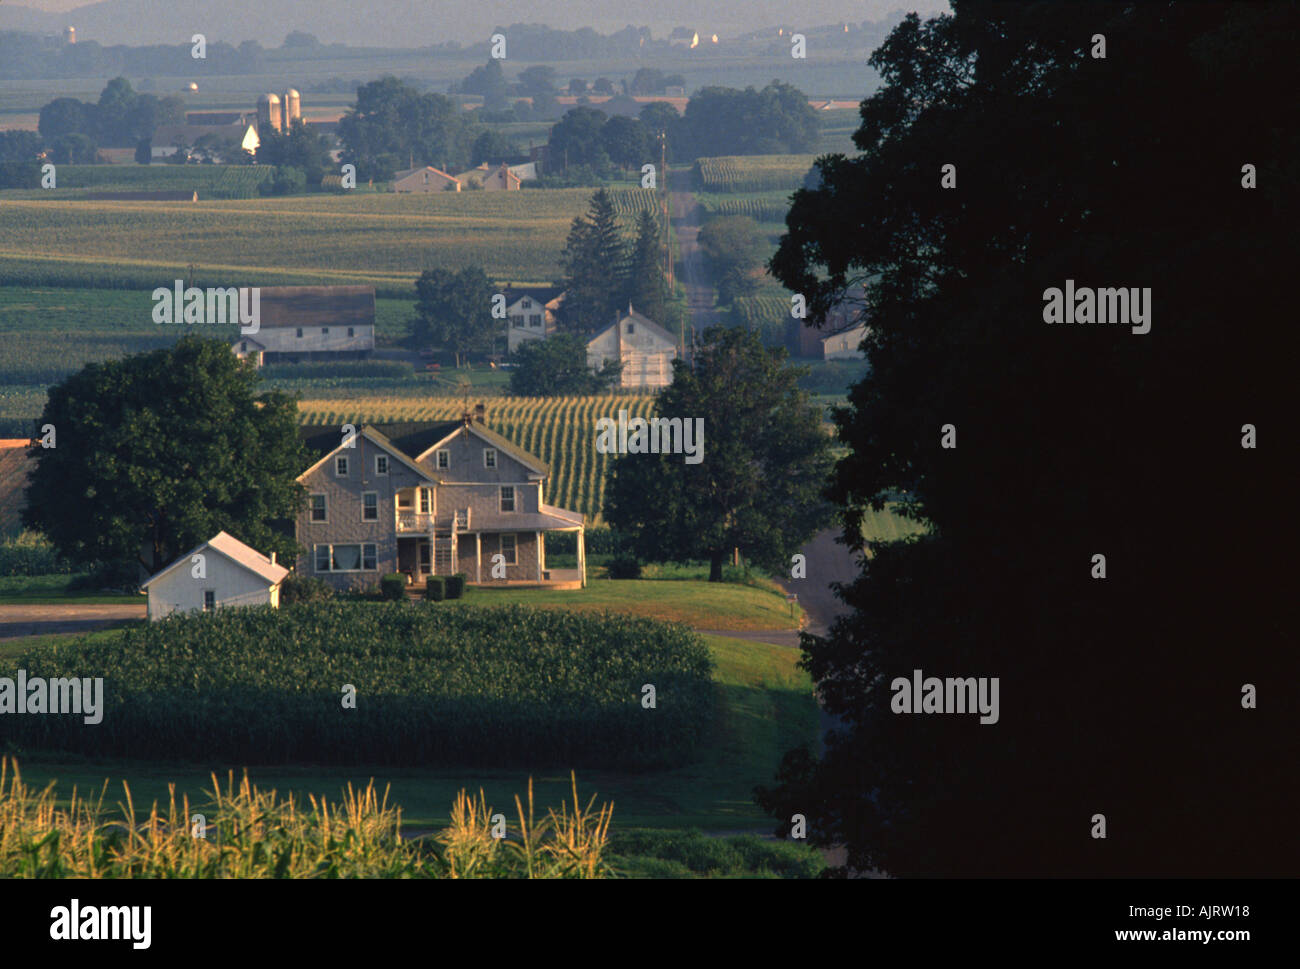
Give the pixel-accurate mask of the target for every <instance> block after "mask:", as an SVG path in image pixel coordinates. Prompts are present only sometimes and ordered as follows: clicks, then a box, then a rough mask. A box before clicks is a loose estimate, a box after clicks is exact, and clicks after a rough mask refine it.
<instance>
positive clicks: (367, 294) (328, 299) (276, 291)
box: [230, 286, 375, 367]
mask: <svg viewBox="0 0 1300 969" xmlns="http://www.w3.org/2000/svg"><path fill="white" fill-rule="evenodd" d="M259 298H260V316H259V320H258V329H257V332H256V333H253V334H249V335H243V334H241V335H240V337H239V339H237V340H234V341H232V342H231V344H230V349H231V351H232V352H233V353H234V354H235V356H237V357H239V358H240V359H241V360H251V361H252V362H253V364H254V366H258V367H260V366H262V365H263V364H266V363H298V362H301V361H312V360H359V359H363V358H365V357H368V356H369V355H370V354H371V352H372V351H373V350H374V349H375V288H374V287H373V286H263V287H261V292H260V297H259Z"/></svg>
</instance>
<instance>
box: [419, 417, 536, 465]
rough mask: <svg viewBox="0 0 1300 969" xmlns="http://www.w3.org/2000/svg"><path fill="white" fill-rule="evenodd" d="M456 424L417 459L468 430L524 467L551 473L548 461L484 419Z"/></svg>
mask: <svg viewBox="0 0 1300 969" xmlns="http://www.w3.org/2000/svg"><path fill="white" fill-rule="evenodd" d="M456 424H457V426H455V427H453V428H452V429H451V431H449V432H448V433H447V434H445V435H444V436H443V437H442V438H440V439H439V440H437V441H434V442H433V443H432V444H430V445H429V446H428V447H426V448H425V449H424V450H423V451H421V452H420V457H419V458H417V459H416V460H421V459H422V458H425V457H427V456H428V454H429V452H430V451H432V450H433V449H434V448H435V447H436V446H437V445H439V444H442V443H443V442H445V441H447V440H449V439H450V438H452V437H453V436H455V434H456V433H457V432H458V431H460V430H468V431H471V432H472V433H474V434H477V435H478V436H479V437H481V438H483V440H485V441H487V442H488V443H489V444H491V445H492V446H493V447H495V448H496V449H497V450H499V451H504V452H505V453H506V454H508V455H510V456H511V457H512V458H514V459H515V460H516V461H518V462H519V463H520V464H522V465H523V466H524V467H526V468H531V469H532V470H533V471H536V472H537V473H538V474H543V475H549V474H550V473H551V469H550V466H549V465H548V464H546V462H544V461H542V460H540V459H539V458H538V457H537V456H536V455H534V454H530V453H529V452H528V451H525V450H524V449H523V448H521V447H520V446H519V445H517V444H515V442H514V441H512V440H510V439H509V438H508V437H502V436H501V435H500V434H498V433H497V432H496V431H494V430H492V429H491V428H490V427H488V426H487V425H486V424H484V423H483V422H482V421H469V422H468V423H466V422H465V421H457V422H456Z"/></svg>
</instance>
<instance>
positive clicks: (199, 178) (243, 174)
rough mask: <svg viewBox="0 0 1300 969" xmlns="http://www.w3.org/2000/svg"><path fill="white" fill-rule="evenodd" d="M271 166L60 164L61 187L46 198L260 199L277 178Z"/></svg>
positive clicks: (47, 192) (46, 192)
mask: <svg viewBox="0 0 1300 969" xmlns="http://www.w3.org/2000/svg"><path fill="white" fill-rule="evenodd" d="M274 173H275V172H274V169H272V168H271V167H270V166H269V165H59V166H58V167H57V169H56V174H57V176H58V188H55V189H50V190H46V189H42V193H43V195H44V197H46V198H66V197H74V196H75V195H77V194H84V193H85V192H87V191H95V192H189V191H195V192H198V193H199V198H200V199H247V198H257V197H258V191H257V190H258V186H259V185H261V184H262V182H265V181H267V180H268V179H270V178H271V177H272V175H274Z"/></svg>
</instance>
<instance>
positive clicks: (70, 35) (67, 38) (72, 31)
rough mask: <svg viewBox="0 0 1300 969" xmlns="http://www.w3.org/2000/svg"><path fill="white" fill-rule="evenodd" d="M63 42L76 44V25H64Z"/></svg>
mask: <svg viewBox="0 0 1300 969" xmlns="http://www.w3.org/2000/svg"><path fill="white" fill-rule="evenodd" d="M63 42H64V43H65V44H75V43H76V42H77V28H76V27H64V28H63Z"/></svg>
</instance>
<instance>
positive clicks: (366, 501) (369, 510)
mask: <svg viewBox="0 0 1300 969" xmlns="http://www.w3.org/2000/svg"><path fill="white" fill-rule="evenodd" d="M361 520H362V521H363V522H377V521H379V492H377V491H366V492H363V493H362V495H361Z"/></svg>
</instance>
